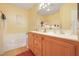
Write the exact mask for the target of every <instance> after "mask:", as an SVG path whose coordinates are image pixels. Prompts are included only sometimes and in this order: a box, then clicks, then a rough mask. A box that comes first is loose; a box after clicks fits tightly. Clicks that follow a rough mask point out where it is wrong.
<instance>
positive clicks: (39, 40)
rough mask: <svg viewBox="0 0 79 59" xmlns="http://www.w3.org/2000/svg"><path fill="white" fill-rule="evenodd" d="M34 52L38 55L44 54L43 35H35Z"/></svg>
mask: <svg viewBox="0 0 79 59" xmlns="http://www.w3.org/2000/svg"><path fill="white" fill-rule="evenodd" d="M34 38H35V39H34V54H35V55H37V56H41V55H42V37H41V35H39V34H36V35H35V37H34Z"/></svg>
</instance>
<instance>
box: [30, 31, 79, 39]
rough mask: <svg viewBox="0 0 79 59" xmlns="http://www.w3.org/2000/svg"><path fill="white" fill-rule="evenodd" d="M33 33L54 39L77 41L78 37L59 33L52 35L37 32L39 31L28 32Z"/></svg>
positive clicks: (50, 33)
mask: <svg viewBox="0 0 79 59" xmlns="http://www.w3.org/2000/svg"><path fill="white" fill-rule="evenodd" d="M30 32H33V33H38V34H43V35H48V36H55V37H59V38H66V39H70V40H76V41H79V40H78V36H77V35H73V34H61V33H53V32H39V31H30Z"/></svg>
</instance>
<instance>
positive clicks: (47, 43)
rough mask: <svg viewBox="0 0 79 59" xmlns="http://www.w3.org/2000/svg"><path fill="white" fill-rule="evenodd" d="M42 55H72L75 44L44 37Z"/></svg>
mask: <svg viewBox="0 0 79 59" xmlns="http://www.w3.org/2000/svg"><path fill="white" fill-rule="evenodd" d="M43 55H44V56H74V55H75V46H74V45H72V44H69V43H67V42H64V41H62V40H58V39H56V38H50V37H44V40H43Z"/></svg>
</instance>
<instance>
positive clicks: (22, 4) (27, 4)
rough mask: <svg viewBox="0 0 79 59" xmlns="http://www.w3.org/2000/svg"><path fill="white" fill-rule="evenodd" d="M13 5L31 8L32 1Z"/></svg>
mask: <svg viewBox="0 0 79 59" xmlns="http://www.w3.org/2000/svg"><path fill="white" fill-rule="evenodd" d="M13 5H15V6H17V7H20V8H25V9H30V8H32V6H33V5H34V3H13Z"/></svg>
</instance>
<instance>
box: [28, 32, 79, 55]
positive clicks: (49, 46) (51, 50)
mask: <svg viewBox="0 0 79 59" xmlns="http://www.w3.org/2000/svg"><path fill="white" fill-rule="evenodd" d="M28 34H29V46H28V47H29V49H30V50H31V51H32V52H33V53H34V54H35V55H36V56H79V41H78V40H77V37H76V36H75V35H73V36H71V37H70V36H69V35H63V36H62V35H60V34H54V33H52V34H50V33H42V32H37V31H32V32H29V33H28ZM65 36H66V37H65ZM75 39H76V40H75Z"/></svg>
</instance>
